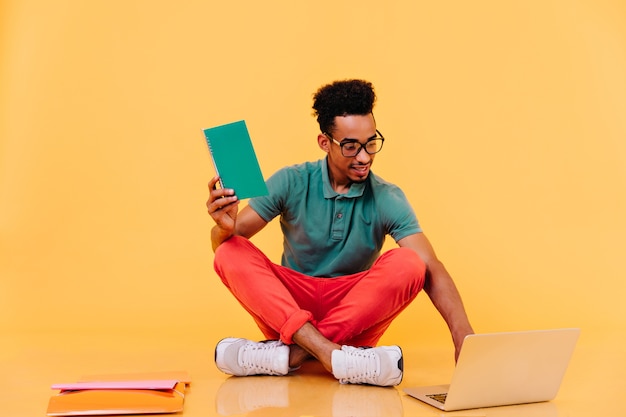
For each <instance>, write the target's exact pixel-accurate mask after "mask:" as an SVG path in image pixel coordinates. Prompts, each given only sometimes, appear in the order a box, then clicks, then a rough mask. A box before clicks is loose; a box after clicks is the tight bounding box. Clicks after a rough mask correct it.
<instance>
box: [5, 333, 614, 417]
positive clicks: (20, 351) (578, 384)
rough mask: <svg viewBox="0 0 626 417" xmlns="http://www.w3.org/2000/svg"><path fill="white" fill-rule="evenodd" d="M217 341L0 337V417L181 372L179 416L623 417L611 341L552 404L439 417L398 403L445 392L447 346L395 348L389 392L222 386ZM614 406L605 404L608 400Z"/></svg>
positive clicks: (301, 376) (574, 369) (582, 359)
mask: <svg viewBox="0 0 626 417" xmlns="http://www.w3.org/2000/svg"><path fill="white" fill-rule="evenodd" d="M220 338H221V335H211V334H208V335H199V334H193V333H191V332H187V333H184V334H183V335H178V336H175V335H155V334H152V333H151V334H146V335H142V334H139V333H133V334H120V333H109V334H106V333H100V334H97V335H95V334H87V333H83V334H20V335H15V334H14V335H4V336H3V338H2V339H1V343H2V345H1V348H0V355H1V356H0V369H1V370H2V376H1V377H0V378H1V379H0V392H2V395H0V409H1V410H2V415H5V416H12V417H21V416H45V414H46V407H47V403H48V399H49V397H50V396H51V395H52V394H53V393H54V391H52V390H51V389H50V385H51V384H53V383H59V382H73V381H75V380H77V379H78V378H80V377H81V376H82V375H88V374H103V373H128V372H149V371H171V370H186V371H188V372H189V373H190V375H191V378H192V384H191V387H190V390H189V391H188V395H187V397H186V400H185V409H184V412H183V413H182V414H183V415H184V416H188V417H209V416H272V417H276V416H327V417H339V416H385V417H396V416H398V417H399V416H439V415H451V416H454V415H456V416H503V417H508V416H525V417H532V416H604V415H622V414H623V410H622V405H621V403H622V401H620V400H618V398H621V397H622V396H623V391H624V388H626V383H625V382H624V373H625V370H626V361H625V360H624V355H623V354H622V353H621V351H622V349H621V345H620V344H619V343H618V342H619V339H620V337H619V336H617V335H616V336H611V334H608V333H607V334H604V335H602V334H595V335H589V334H584V333H583V336H582V337H581V339H580V340H579V343H578V345H577V348H576V351H575V353H574V357H573V359H572V362H571V364H570V367H569V369H568V371H567V374H566V376H565V380H564V381H563V385H562V387H561V390H560V392H559V394H558V396H557V398H556V399H555V400H554V401H551V402H549V403H542V404H536V405H525V406H516V407H502V408H491V409H486V410H470V411H464V412H454V413H442V412H439V411H438V410H435V409H433V408H432V407H430V406H427V405H423V404H421V403H420V402H419V401H417V400H414V399H412V398H411V397H408V396H406V395H405V394H404V393H403V392H402V388H403V387H405V386H408V385H420V384H436V383H446V382H448V379H449V377H450V374H451V372H452V369H453V365H452V363H451V357H450V355H451V353H450V346H443V345H432V346H429V345H424V344H423V343H421V344H419V345H418V344H417V342H416V344H415V345H412V346H407V345H404V346H403V351H404V356H405V375H404V380H403V382H402V384H401V385H400V386H398V387H394V388H378V387H370V386H355V385H340V384H339V383H337V381H336V380H335V379H334V378H332V377H331V376H330V375H328V374H327V373H326V372H325V371H324V370H323V369H322V368H321V367H320V366H319V364H317V363H316V362H310V363H307V364H306V365H305V366H304V367H303V368H302V369H301V370H300V371H299V372H297V373H295V374H293V375H290V376H287V377H247V378H236V377H228V376H227V375H224V374H222V373H220V372H219V371H218V370H217V369H216V368H215V366H214V363H213V347H214V345H215V343H216V342H217V341H218V340H219V339H220ZM610 398H613V399H614V400H613V402H612V403H611V402H609V401H608V400H609V399H610Z"/></svg>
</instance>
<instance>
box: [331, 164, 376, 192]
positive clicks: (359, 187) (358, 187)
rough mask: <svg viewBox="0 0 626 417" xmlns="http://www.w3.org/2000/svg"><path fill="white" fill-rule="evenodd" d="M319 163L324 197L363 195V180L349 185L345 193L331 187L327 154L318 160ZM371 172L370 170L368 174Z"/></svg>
mask: <svg viewBox="0 0 626 417" xmlns="http://www.w3.org/2000/svg"><path fill="white" fill-rule="evenodd" d="M320 165H321V166H322V182H323V184H324V198H335V197H337V196H342V197H345V198H355V197H361V196H362V195H363V191H364V190H365V182H360V183H353V184H352V185H350V190H349V191H348V193H347V194H339V193H338V192H337V191H335V190H334V189H333V187H332V186H331V185H330V177H329V176H328V156H327V157H326V158H324V159H322V160H321V161H320ZM371 174H372V173H371V172H370V175H371Z"/></svg>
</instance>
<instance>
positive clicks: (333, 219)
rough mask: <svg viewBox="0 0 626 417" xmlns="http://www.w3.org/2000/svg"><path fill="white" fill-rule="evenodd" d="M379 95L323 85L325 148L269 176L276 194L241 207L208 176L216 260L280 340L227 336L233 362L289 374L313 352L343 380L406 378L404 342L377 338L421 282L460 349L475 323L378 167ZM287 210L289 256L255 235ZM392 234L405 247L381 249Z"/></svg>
mask: <svg viewBox="0 0 626 417" xmlns="http://www.w3.org/2000/svg"><path fill="white" fill-rule="evenodd" d="M375 101H376V95H375V92H374V89H373V86H372V85H371V83H369V82H366V81H363V80H346V81H337V82H334V83H332V84H329V85H326V86H323V87H321V88H320V89H319V90H318V91H317V93H316V94H315V96H314V103H313V109H314V111H315V114H316V116H317V121H318V123H319V126H320V134H319V135H318V136H317V143H318V145H319V147H320V149H321V150H322V151H324V152H325V153H326V157H325V158H324V159H321V160H319V161H316V162H307V163H303V164H299V165H294V166H290V167H286V168H283V169H281V170H279V171H278V172H277V173H275V174H274V175H273V176H271V177H270V178H269V179H268V180H267V187H268V190H269V195H268V196H264V197H256V198H252V199H250V201H249V203H248V206H246V207H245V208H243V209H242V210H241V212H239V208H238V203H239V201H238V199H237V196H236V195H235V193H234V191H233V190H231V189H217V188H216V183H217V181H218V177H215V178H213V179H212V180H211V181H210V182H209V189H210V196H209V199H208V201H207V209H208V212H209V214H210V215H211V217H212V218H213V220H214V221H215V226H214V227H213V229H212V231H211V240H212V243H213V249H214V251H215V270H216V272H217V273H218V275H219V276H220V277H221V279H222V281H223V283H224V284H225V285H226V287H228V289H229V290H230V291H231V292H232V294H233V295H234V296H235V298H236V299H237V300H238V301H239V302H240V304H241V305H242V306H243V307H244V308H245V309H246V310H247V311H248V312H249V313H250V314H251V315H252V317H253V318H254V320H255V321H256V323H257V325H258V326H259V328H260V329H261V331H262V332H263V334H264V335H265V337H266V338H267V339H268V340H269V341H265V342H253V341H250V340H246V339H241V338H226V339H223V340H221V341H220V342H219V343H218V345H217V347H216V351H215V361H216V364H217V366H218V368H219V369H220V370H222V371H223V372H225V373H228V374H232V375H239V376H244V375H259V374H261V375H285V374H287V373H289V372H291V371H293V370H295V369H297V368H298V367H299V366H300V365H301V364H302V363H303V362H304V361H305V360H307V359H308V358H310V357H311V356H312V357H314V358H316V359H317V360H319V361H320V363H321V364H322V365H323V366H324V368H326V369H327V370H328V371H329V372H331V373H332V374H333V375H334V376H335V377H336V378H337V379H338V380H339V381H340V382H341V383H354V384H371V385H380V386H390V385H397V384H399V383H400V382H401V380H402V372H403V361H402V351H401V349H400V347H398V346H379V347H373V346H376V345H377V342H378V340H379V339H380V337H381V336H382V335H383V333H384V331H385V330H386V329H387V328H388V326H389V325H390V324H391V322H392V321H393V319H394V318H395V317H396V316H397V315H398V314H400V312H402V310H403V309H404V308H405V307H406V306H407V305H408V304H409V303H410V302H411V301H413V299H414V298H415V297H416V296H417V294H418V293H419V291H420V290H422V289H424V290H425V291H426V292H427V294H428V295H429V297H430V299H431V300H432V302H433V304H434V305H435V307H436V308H437V309H438V311H439V312H440V314H441V315H442V317H443V318H444V320H445V321H446V323H447V324H448V327H449V328H450V332H451V334H452V339H453V342H454V346H455V351H456V355H455V357H458V353H459V350H460V348H461V345H462V343H463V339H464V337H465V336H467V335H468V334H471V333H473V330H472V327H471V325H470V323H469V320H468V318H467V315H466V313H465V310H464V307H463V303H462V301H461V297H460V295H459V293H458V291H457V289H456V287H455V285H454V282H453V281H452V278H451V277H450V275H449V274H448V272H447V271H446V269H445V267H444V266H443V264H442V263H441V262H440V261H439V260H438V259H437V257H436V255H435V253H434V251H433V248H432V247H431V245H430V243H429V241H428V239H427V238H426V236H425V235H424V233H423V232H422V230H421V228H420V226H419V224H418V221H417V218H416V216H415V214H414V212H413V209H412V208H411V206H410V205H409V203H408V201H407V199H406V197H405V195H404V193H403V192H402V191H401V190H400V189H399V188H398V187H397V186H395V185H393V184H390V183H387V182H385V181H384V180H383V179H381V178H380V177H378V176H376V175H375V174H374V173H373V172H371V166H372V163H373V161H374V157H375V156H376V154H377V153H378V152H379V151H380V150H381V149H382V146H383V143H384V141H385V139H384V137H383V136H382V134H381V133H380V132H379V131H378V130H377V129H376V122H375V120H374V115H373V113H372V111H373V107H374V103H375ZM277 216H280V223H281V228H282V232H283V235H284V240H283V249H284V252H283V256H282V261H281V265H276V264H274V263H272V262H271V261H270V260H269V259H268V258H267V257H266V256H265V255H264V254H263V253H262V252H261V251H260V250H259V249H258V248H257V247H255V246H254V245H253V244H252V243H251V242H250V240H249V238H251V237H252V236H253V235H254V234H255V233H257V232H258V231H260V230H261V229H262V228H263V227H265V226H266V225H267V224H268V222H270V221H271V220H272V219H274V218H275V217H277ZM386 235H390V236H391V237H392V238H393V239H394V240H395V241H396V242H397V244H398V246H399V247H398V248H394V249H391V250H389V251H387V252H385V253H383V254H382V255H381V254H380V251H381V248H382V245H383V241H384V238H385V236H386ZM366 346H369V347H366Z"/></svg>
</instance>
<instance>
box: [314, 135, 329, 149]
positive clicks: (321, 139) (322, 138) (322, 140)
mask: <svg viewBox="0 0 626 417" xmlns="http://www.w3.org/2000/svg"><path fill="white" fill-rule="evenodd" d="M317 145H318V146H319V147H320V149H321V150H323V151H324V152H326V153H328V152H330V139H328V137H327V136H326V135H324V134H322V133H320V134H319V135H317Z"/></svg>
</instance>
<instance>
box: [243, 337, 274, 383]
mask: <svg viewBox="0 0 626 417" xmlns="http://www.w3.org/2000/svg"><path fill="white" fill-rule="evenodd" d="M282 345H283V344H282V343H281V342H277V341H270V342H259V343H254V342H250V343H246V344H245V345H244V346H243V347H242V348H241V349H240V350H239V364H240V365H241V366H242V367H243V368H245V369H248V370H250V371H252V373H256V374H265V375H268V374H269V375H276V374H278V372H276V371H275V370H274V368H273V364H274V361H273V358H274V357H275V352H276V348H278V347H280V346H282Z"/></svg>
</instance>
